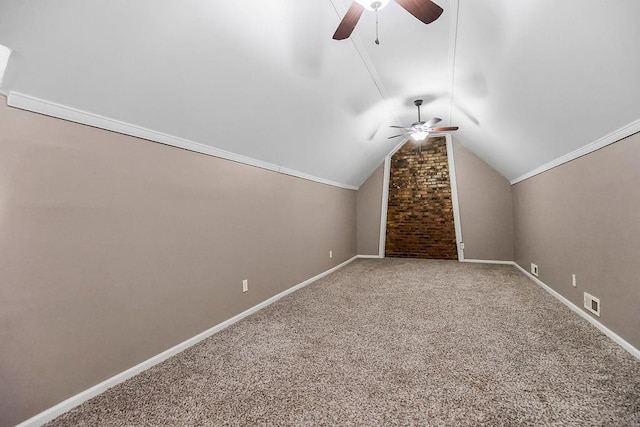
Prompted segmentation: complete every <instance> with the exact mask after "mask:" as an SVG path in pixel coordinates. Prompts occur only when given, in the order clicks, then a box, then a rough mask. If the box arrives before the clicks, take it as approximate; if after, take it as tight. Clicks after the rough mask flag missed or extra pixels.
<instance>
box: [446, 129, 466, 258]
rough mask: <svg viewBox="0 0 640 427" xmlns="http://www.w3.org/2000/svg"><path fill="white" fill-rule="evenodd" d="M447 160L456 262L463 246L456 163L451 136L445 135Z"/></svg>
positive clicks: (462, 256)
mask: <svg viewBox="0 0 640 427" xmlns="http://www.w3.org/2000/svg"><path fill="white" fill-rule="evenodd" d="M445 139H446V141H447V159H448V160H449V184H450V186H451V202H452V204H453V225H454V228H455V231H456V247H457V248H458V261H460V262H462V261H464V245H463V238H462V224H460V204H459V203H458V181H457V178H456V163H455V159H454V156H453V139H452V137H451V134H447V135H446V138H445Z"/></svg>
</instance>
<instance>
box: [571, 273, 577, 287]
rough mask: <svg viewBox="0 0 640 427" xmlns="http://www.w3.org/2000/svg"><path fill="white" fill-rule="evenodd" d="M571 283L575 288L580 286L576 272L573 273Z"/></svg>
mask: <svg viewBox="0 0 640 427" xmlns="http://www.w3.org/2000/svg"><path fill="white" fill-rule="evenodd" d="M571 284H572V285H573V287H574V288H575V287H577V286H578V284H577V283H576V275H575V274H572V275H571Z"/></svg>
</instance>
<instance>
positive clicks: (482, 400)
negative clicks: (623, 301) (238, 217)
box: [50, 259, 640, 426]
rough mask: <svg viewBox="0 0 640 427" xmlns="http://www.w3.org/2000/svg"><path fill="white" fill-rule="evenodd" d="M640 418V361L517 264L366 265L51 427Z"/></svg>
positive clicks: (293, 297)
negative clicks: (529, 277)
mask: <svg viewBox="0 0 640 427" xmlns="http://www.w3.org/2000/svg"><path fill="white" fill-rule="evenodd" d="M256 424H257V425H455V426H466V425H491V426H493V425H558V426H590V425H612V426H630V425H640V361H638V360H636V359H634V358H633V357H632V356H631V355H630V354H628V353H627V352H626V351H624V350H623V349H622V348H620V347H619V346H618V345H616V344H615V343H613V342H612V341H610V340H609V339H608V338H607V337H606V336H604V335H603V334H602V333H600V332H599V331H598V330H597V329H596V328H594V327H593V326H591V325H590V324H589V323H588V322H586V321H585V320H584V319H582V318H580V317H579V316H577V315H576V314H575V313H573V312H571V311H570V310H569V309H568V308H566V307H565V306H563V305H562V304H561V303H559V302H558V301H557V300H555V299H554V298H553V297H551V296H550V295H549V294H547V293H546V292H545V291H544V290H542V289H541V288H540V287H538V286H537V285H535V284H534V283H533V282H531V281H530V280H529V279H528V278H526V277H525V276H524V275H522V274H521V273H520V272H518V271H517V270H516V269H515V268H514V267H512V266H500V265H482V264H460V263H458V262H455V261H431V260H409V259H382V260H357V261H354V262H353V263H351V264H349V265H348V266H346V267H344V268H342V269H340V270H338V271H337V272H335V273H333V274H331V275H329V276H327V277H325V278H324V279H321V280H319V281H317V282H315V283H313V284H311V285H309V286H307V287H306V288H303V289H301V290H299V291H297V292H294V293H293V294H290V295H288V296H287V297H285V298H283V299H281V300H279V301H277V302H276V303H274V304H272V305H271V306H269V307H267V308H265V309H263V310H261V311H259V312H258V313H256V314H254V315H252V316H250V317H248V318H246V319H244V320H242V321H240V322H238V323H236V324H234V325H233V326H231V327H229V328H227V329H225V330H223V331H222V332H220V333H218V334H216V335H214V336H213V337H210V338H208V339H206V340H204V341H202V342H201V343H199V344H197V345H195V346H193V347H191V348H189V349H188V350H186V351H184V352H182V353H180V354H178V355H177V356H174V357H172V358H170V359H168V360H166V361H165V362H163V363H161V364H159V365H156V366H155V367H153V368H151V369H149V370H147V371H145V372H143V373H141V374H140V375H138V376H136V377H134V378H131V379H130V380H128V381H126V382H124V383H122V384H120V385H118V386H116V387H113V388H112V389H110V390H108V391H107V392H105V393H103V394H102V395H100V396H97V397H95V398H93V399H91V400H89V401H87V402H85V403H84V404H82V405H81V406H79V407H77V408H75V409H73V410H71V411H70V412H68V413H66V414H64V415H62V416H60V417H58V418H57V419H55V420H54V421H52V422H51V423H50V425H55V426H64V425H256Z"/></svg>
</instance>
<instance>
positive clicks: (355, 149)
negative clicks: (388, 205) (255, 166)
mask: <svg viewBox="0 0 640 427" xmlns="http://www.w3.org/2000/svg"><path fill="white" fill-rule="evenodd" d="M436 3H438V4H439V5H440V6H441V7H443V8H444V10H445V12H444V13H443V15H442V16H441V17H440V18H439V19H438V20H437V21H435V22H434V23H433V24H430V25H424V24H422V23H421V22H419V21H418V20H417V19H415V18H414V17H413V16H411V15H409V14H408V13H407V12H406V11H405V10H404V9H402V8H401V7H399V6H398V5H397V4H396V3H394V2H391V3H390V4H389V6H387V7H386V8H385V9H383V10H382V11H381V12H380V15H379V20H380V41H381V44H380V45H379V46H378V45H375V44H374V42H373V41H374V39H375V15H374V14H373V13H369V12H365V14H364V15H363V17H362V19H361V21H360V23H359V24H358V27H357V29H356V31H355V33H354V36H352V38H351V39H349V40H344V41H335V40H332V39H331V36H332V35H333V32H334V31H335V28H336V27H337V25H338V23H339V21H340V17H341V16H342V14H344V12H345V11H346V8H347V7H348V6H349V4H350V1H349V0H305V1H299V0H272V1H268V2H266V1H264V0H243V1H222V0H217V1H210V2H204V1H201V0H198V1H196V0H183V1H180V2H175V1H169V0H138V1H135V2H132V1H129V0H109V1H106V0H48V1H42V0H2V1H0V44H2V45H5V46H7V47H9V48H11V49H12V50H13V53H12V55H11V58H10V61H9V65H8V67H7V71H6V74H5V78H4V80H3V81H2V90H3V91H5V92H10V91H15V92H19V93H23V94H26V95H30V96H34V97H37V98H41V99H44V100H48V101H51V102H55V103H58V104H62V105H66V106H69V107H72V108H75V109H80V110H84V111H88V112H91V113H95V114H99V115H102V116H105V117H109V118H113V119H116V120H120V121H122V122H127V123H130V124H134V125H137V126H142V127H145V128H148V129H152V130H155V131H159V132H163V133H166V134H169V135H174V136H177V137H181V138H185V139H187V140H191V141H194V142H197V143H202V144H206V145H209V146H211V147H215V148H219V149H222V150H226V151H230V152H232V153H236V154H240V155H243V156H247V157H250V158H254V159H257V160H260V161H263V162H268V163H271V164H274V165H279V166H282V167H285V168H288V169H293V170H297V171H300V172H302V173H304V174H310V175H313V176H316V177H320V178H323V179H326V180H330V181H335V182H340V183H343V184H347V185H353V186H359V185H360V184H361V183H362V182H363V181H364V180H365V179H366V178H367V177H368V176H369V174H370V173H371V172H372V171H373V170H374V169H375V168H376V167H377V166H378V165H379V164H380V162H381V161H382V160H383V158H384V157H385V155H387V154H388V153H389V152H390V151H391V150H392V149H393V148H394V147H395V146H396V145H397V144H398V143H399V142H401V141H400V140H399V138H398V139H394V140H387V139H386V138H387V137H388V136H390V135H393V134H394V132H393V131H392V130H391V129H389V128H388V127H387V126H389V125H392V124H396V125H397V124H401V125H408V124H411V123H412V122H413V121H415V119H416V111H415V107H414V106H413V103H412V101H413V99H416V98H423V99H425V106H424V107H423V117H424V118H429V117H433V116H439V117H442V118H443V119H444V124H449V123H450V124H453V125H459V126H460V130H459V131H458V133H457V136H458V138H459V140H460V141H461V142H462V143H463V144H464V145H466V146H467V147H468V148H470V149H471V150H473V151H474V152H475V153H476V154H478V155H479V156H480V157H482V158H483V159H484V160H485V161H487V162H488V163H489V164H491V165H492V166H493V167H494V168H496V169H497V170H498V171H499V172H500V173H502V174H503V175H504V176H505V177H507V178H509V179H513V178H516V177H518V176H520V175H523V174H525V173H527V172H529V171H531V170H533V169H535V168H537V167H539V166H540V165H542V164H544V163H547V162H549V161H551V160H553V159H555V158H557V157H559V156H562V155H564V154H566V153H568V152H571V151H573V150H575V149H577V148H580V147H582V146H584V145H586V144H589V143H591V142H593V141H595V140H597V139H598V138H600V137H602V136H604V135H606V134H608V133H611V132H612V131H615V130H617V129H619V128H621V127H622V126H624V125H627V124H629V123H631V122H633V121H635V120H637V119H638V118H640V78H639V77H638V76H640V54H639V53H638V52H640V26H638V25H637V19H638V18H639V17H640V1H637V0H611V1H607V2H605V1H600V0H591V1H585V0H563V1H562V2H558V1H551V0H536V1H535V2H533V1H529V2H523V1H518V2H514V1H512V0H482V1H480V0H436ZM452 94H453V95H452ZM450 118H451V121H450V120H449V119H450Z"/></svg>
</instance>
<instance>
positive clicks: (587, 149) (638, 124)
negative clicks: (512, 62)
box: [510, 119, 640, 185]
mask: <svg viewBox="0 0 640 427" xmlns="http://www.w3.org/2000/svg"><path fill="white" fill-rule="evenodd" d="M637 132H640V119H638V120H636V121H634V122H632V123H629V124H628V125H626V126H623V127H621V128H620V129H618V130H616V131H613V132H611V133H610V134H608V135H605V136H603V137H602V138H600V139H598V140H596V141H594V142H592V143H590V144H587V145H585V146H583V147H580V148H578V149H577V150H574V151H572V152H570V153H568V154H565V155H564V156H561V157H558V158H557V159H554V160H551V161H550V162H548V163H545V164H544V165H542V166H540V167H538V168H536V169H534V170H532V171H530V172H527V173H525V174H524V175H522V176H519V177H518V178H515V179H512V180H511V181H510V182H511V185H513V184H517V183H518V182H520V181H524V180H525V179H528V178H531V177H532V176H536V175H539V174H541V173H543V172H546V171H548V170H549V169H553V168H555V167H557V166H560V165H562V164H564V163H567V162H570V161H571V160H575V159H577V158H578V157H582V156H585V155H587V154H589V153H593V152H594V151H596V150H599V149H601V148H603V147H606V146H607V145H610V144H613V143H614V142H618V141H620V140H621V139H624V138H626V137H628V136H631V135H633V134H634V133H637Z"/></svg>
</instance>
